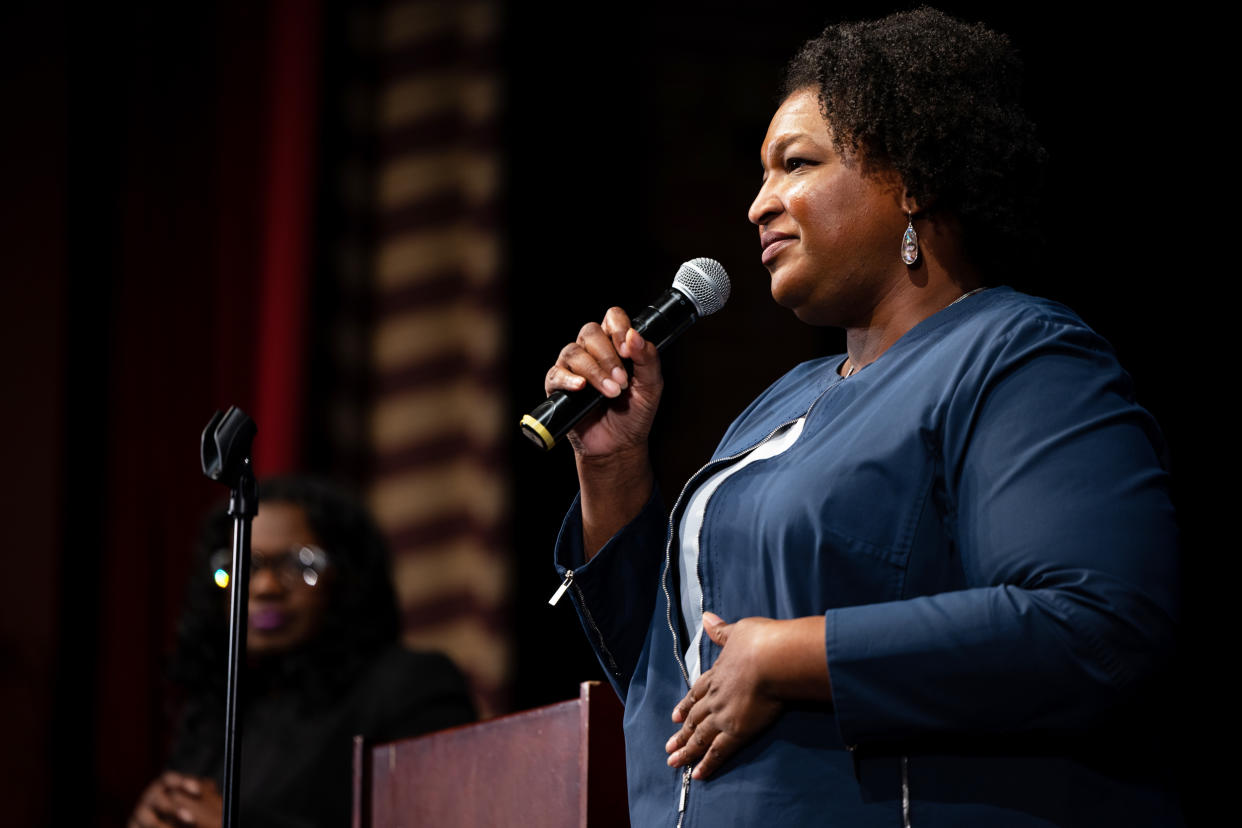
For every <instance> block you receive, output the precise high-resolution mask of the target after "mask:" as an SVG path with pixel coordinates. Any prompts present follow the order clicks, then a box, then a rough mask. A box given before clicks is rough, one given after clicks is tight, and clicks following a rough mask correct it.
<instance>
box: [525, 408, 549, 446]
mask: <svg viewBox="0 0 1242 828" xmlns="http://www.w3.org/2000/svg"><path fill="white" fill-rule="evenodd" d="M522 427H523V428H529V429H530V430H531V431H533V432H535V433H536V434H538V435H539V439H541V440H543V445H544V447H545V448H549V449H550V448H552V447H553V446H554V445H556V438H554V437H553V436H552V432H550V431H548V430H547V429H546V428H544V427H543V423H541V422H539V421H538V420H536V419H535V418H534V417H532V416H530V415H529V414H523V415H522Z"/></svg>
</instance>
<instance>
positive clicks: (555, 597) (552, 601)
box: [548, 569, 574, 607]
mask: <svg viewBox="0 0 1242 828" xmlns="http://www.w3.org/2000/svg"><path fill="white" fill-rule="evenodd" d="M573 582H574V571H573V570H572V569H566V570H565V580H564V581H563V582H562V583H561V585H560V586H559V587H557V589H556V592H554V593H552V597H551V598H549V599H548V606H550V607H555V606H556V604H557V602H558V601H560V600H561V596H562V595H564V594H565V590H567V589H569V585H570V584H572V583H573Z"/></svg>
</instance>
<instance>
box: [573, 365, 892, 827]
mask: <svg viewBox="0 0 1242 828" xmlns="http://www.w3.org/2000/svg"><path fill="white" fill-rule="evenodd" d="M840 384H841V383H840V381H838V382H834V383H833V384H832V385H830V386H828V387H827V388H825V389H824V391H823V393H822V394H820V395H819V396H818V397H816V398H815V399H813V400H811V404H810V405H809V406H807V409H806V411H805V412H803V413H802V414H801V416H799V417H795V418H794V419H792V420H789V421H787V422H784V423H781V424H780V425H778V426H776V428H774V429H772V430H771V431H769V432H768V435H767V436H766V437H764V438H763V439H762V440H760V441H759V442H757V443H755V444H754V445H753V446H751V447H750V448H748V449H746V450H744V451H739V452H737V453H735V454H731V455H729V456H728V457H721V458H719V459H717V460H709V461H708V462H707V463H706V464H705V465H704V466H703V467H702V468H700V469H699V470H698V471H696V472H695V473H694V474H692V475H690V479H688V480H687V481H686V482H685V485H683V486H682V487H681V492H680V493H679V494H678V495H677V500H676V501H675V502H674V503H673V509H672V511H670V512H669V516H668V536H667V539H666V540H665V542H664V572H663V573H662V574H661V575H660V588H661V589H663V590H664V616H665V620H666V621H667V622H668V631H669V633H670V634H671V635H672V636H673V657H674V658H675V659H677V667H678V668H679V669H680V670H681V677H682V680H684V681H685V683H686V692H689V691H690V672H689V671H688V670H687V669H686V662H685V659H683V658H682V657H681V641H680V640H679V639H678V638H677V627H676V625H674V624H673V595H672V593H671V592H670V591H669V588H668V573H669V569H670V567H671V566H672V561H673V529H674V527H675V525H676V522H677V513H678V511H679V510H680V509H681V501H682V500H683V499H684V498H685V496H686V492H687V491H689V490H690V485H691V484H692V483H694V482H695V481H696V480H698V479H699V477H700V476H701V475H702V474H703V472H705V471H707V470H708V469H710V468H712V467H713V466H721V465H724V464H726V463H732V462H733V461H734V460H737V459H738V458H740V457H745V456H746V455H748V454H750V453H751V452H752V451H754V450H755V449H757V448H759V447H760V446H761V445H763V444H764V443H766V442H767V441H768V440H771V439H772V435H774V434H776V432H778V431H780V430H781V429H782V428H786V427H788V426H791V425H793V424H794V423H796V422H798V420H800V419H803V418H805V417H809V416H810V415H811V411H812V410H813V409H814V408H815V405H816V404H817V403H818V402H819V401H820V400H822V399H823V398H824V397H825V396H826V395H827V394H828V392H829V391H831V390H832V389H834V388H836V387H837V386H838V385H840ZM699 531H700V535H701V533H702V528H701V527H700V530H699ZM699 552H700V555H699V562H698V564H697V565H696V567H695V569H696V570H697V574H698V576H699V583H700V584H701V583H702V582H703V569H702V566H703V564H702V545H700V547H699ZM571 574H573V573H572V571H566V573H565V575H566V576H567V577H566V583H565V584H561V587H562V589H563V588H564V587H565V586H566V585H567V584H568V581H569V578H568V576H569V575H571ZM557 592H558V594H557V595H554V596H553V598H559V593H560V590H558V591H557ZM699 610H700V612H701V611H702V610H703V597H702V595H701V594H700V596H699ZM601 641H602V639H601ZM700 646H701V643H700ZM702 663H703V661H702V652H701V651H700V655H699V664H700V666H701V665H702ZM700 674H701V673H700ZM690 771H691V768H690V766H689V765H687V766H686V767H685V768H684V772H683V773H682V775H681V796H680V798H679V799H678V801H677V828H681V823H682V820H683V819H685V816H686V798H687V797H688V796H689V794H690ZM906 828H908V826H907V827H906Z"/></svg>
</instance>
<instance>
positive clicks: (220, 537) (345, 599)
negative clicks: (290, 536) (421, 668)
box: [169, 477, 400, 710]
mask: <svg viewBox="0 0 1242 828" xmlns="http://www.w3.org/2000/svg"><path fill="white" fill-rule="evenodd" d="M269 503H290V504H293V505H295V506H299V507H301V508H302V510H303V511H304V512H305V513H306V519H307V523H308V524H309V526H310V528H311V531H312V532H314V534H315V538H316V539H317V540H318V541H319V544H320V546H322V547H323V549H324V550H325V551H326V552H327V554H328V555H329V557H330V560H331V563H332V566H333V568H334V570H335V574H334V576H333V579H332V581H331V588H332V594H331V596H330V599H329V604H328V608H327V610H326V611H325V614H324V618H323V621H322V623H321V625H320V627H319V631H318V633H317V634H316V636H315V639H314V641H312V642H310V643H309V644H307V645H306V646H304V647H301V648H299V649H298V650H297V651H294V652H291V653H287V654H283V655H280V656H277V657H274V658H271V659H265V661H264V662H263V663H262V664H257V665H255V670H254V673H253V675H252V676H251V678H250V679H249V682H250V684H251V686H252V687H256V689H258V688H259V687H262V686H263V685H269V686H270V685H273V684H275V685H279V686H282V687H286V688H291V689H296V692H294V693H293V694H292V695H293V696H294V697H296V698H299V699H300V700H301V701H302V702H304V703H307V704H321V703H327V702H330V701H331V700H332V699H334V698H335V697H336V696H337V695H338V694H339V693H340V692H341V691H342V690H344V688H346V687H348V686H349V685H350V684H351V683H352V682H353V680H354V679H355V677H356V675H357V673H358V671H359V670H360V669H362V667H363V666H364V665H365V664H366V663H367V662H368V661H369V660H370V659H371V658H373V657H374V655H375V654H376V653H377V652H378V651H379V650H381V649H383V648H384V647H386V646H388V645H389V644H391V643H392V642H394V641H395V640H396V639H397V636H398V634H399V631H400V619H399V616H398V613H397V604H396V598H395V593H394V590H393V585H392V576H391V574H390V572H389V553H388V546H387V544H386V543H385V541H384V537H383V535H382V533H381V532H380V530H379V527H378V526H376V524H375V521H374V520H373V519H372V518H371V515H370V513H369V512H368V511H367V510H366V508H365V507H364V506H363V505H362V504H361V503H359V502H358V501H357V500H356V499H354V498H353V497H352V496H350V495H348V494H346V493H345V492H344V491H342V490H341V489H340V488H338V487H336V486H335V485H333V484H330V483H328V482H326V481H323V480H317V479H313V478H305V477H283V478H272V479H269V480H264V481H262V482H261V483H260V485H259V509H260V511H262V509H263V506H264V504H269ZM232 529H233V520H232V518H230V517H229V516H228V515H227V514H226V513H225V512H224V510H223V508H220V509H217V510H216V511H215V512H213V513H212V514H211V515H210V516H209V517H208V518H207V520H206V522H205V524H204V527H203V531H202V532H201V533H200V537H199V542H198V550H197V552H196V555H195V563H194V569H193V572H192V575H191V578H190V583H189V585H188V587H187V591H186V608H185V611H184V613H183V615H182V617H181V621H180V623H179V624H178V627H177V644H176V650H175V652H174V654H173V658H172V661H171V663H170V665H169V666H170V669H169V677H170V678H171V680H172V681H173V683H174V684H176V685H178V686H179V688H180V689H181V691H182V692H183V693H184V694H185V696H186V701H187V703H189V704H190V706H191V707H201V708H204V709H207V710H214V709H216V708H217V706H218V705H222V704H223V698H224V688H225V667H226V660H227V647H228V618H227V617H226V616H227V613H226V603H227V600H226V598H225V595H224V592H223V591H222V590H221V589H220V588H219V587H217V586H216V585H215V584H214V583H213V582H212V577H211V571H210V565H209V559H210V557H211V555H212V553H213V552H214V551H215V550H217V549H228V548H230V546H231V544H232Z"/></svg>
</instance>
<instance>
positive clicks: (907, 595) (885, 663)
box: [556, 288, 1180, 828]
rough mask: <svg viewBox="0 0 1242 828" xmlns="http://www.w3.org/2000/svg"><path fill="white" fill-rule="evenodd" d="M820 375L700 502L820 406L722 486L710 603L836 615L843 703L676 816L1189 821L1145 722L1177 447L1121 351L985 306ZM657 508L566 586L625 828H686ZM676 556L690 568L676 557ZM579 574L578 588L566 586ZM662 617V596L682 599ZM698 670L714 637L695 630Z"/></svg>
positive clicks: (777, 413) (701, 793) (761, 740)
mask: <svg viewBox="0 0 1242 828" xmlns="http://www.w3.org/2000/svg"><path fill="white" fill-rule="evenodd" d="M842 359H843V357H842V356H837V357H831V358H828V359H821V360H815V361H812V362H807V363H804V364H802V365H799V366H798V367H796V368H795V369H794V370H793V371H791V372H790V373H789V374H787V375H786V376H785V377H783V378H782V379H781V380H779V381H778V382H777V383H776V384H775V385H773V386H772V387H771V388H769V389H768V390H767V391H765V392H764V393H763V395H762V396H760V397H759V398H758V399H757V400H755V401H754V402H753V403H752V404H751V405H750V406H749V407H748V408H747V409H746V410H745V411H744V412H743V413H742V415H741V416H740V417H738V419H737V420H736V421H735V422H734V423H733V425H732V426H731V427H730V428H729V430H728V432H727V433H726V434H725V436H724V439H723V440H722V441H721V443H720V446H719V447H718V448H717V450H716V452H715V455H714V456H713V459H712V462H710V463H708V465H707V466H705V467H704V469H703V470H701V471H700V472H699V473H698V474H696V475H695V477H694V478H692V480H691V482H690V483H688V484H687V490H689V489H691V488H692V487H693V485H694V484H695V482H696V481H698V480H701V479H703V478H704V477H706V476H707V475H709V474H710V473H711V472H712V471H713V470H715V469H717V468H719V466H720V465H721V463H722V462H727V459H728V458H732V457H734V456H737V455H738V454H742V453H745V452H746V451H747V450H749V449H750V448H752V447H753V446H754V445H756V444H757V443H759V442H760V441H762V440H763V439H765V437H766V436H767V435H769V434H770V433H771V432H772V431H773V430H774V429H776V428H777V427H778V426H780V425H781V424H783V423H787V422H790V421H792V420H794V419H796V418H798V417H800V416H802V415H804V414H805V415H806V416H807V421H806V425H805V428H804V431H803V433H802V436H801V437H800V439H799V440H798V442H797V443H796V444H795V445H794V446H793V447H792V448H790V449H789V450H788V451H786V452H785V453H783V454H781V455H778V456H777V457H774V458H772V459H769V460H765V461H761V462H758V463H755V464H752V465H751V466H749V467H747V468H746V469H744V470H743V471H741V472H740V473H738V474H736V475H734V476H733V477H731V478H730V479H729V480H728V481H727V482H726V483H725V484H724V485H723V486H722V487H721V488H720V489H719V490H718V491H717V492H716V494H715V495H714V496H713V498H712V500H711V501H710V503H709V506H708V510H707V513H706V517H705V521H704V528H703V530H702V534H701V538H700V549H701V552H700V564H699V566H700V578H701V580H702V585H703V596H704V609H707V610H710V611H712V612H715V613H716V614H718V615H720V616H721V617H723V618H724V619H725V620H726V621H733V620H736V619H739V618H744V617H747V616H765V617H771V618H796V617H801V616H808V615H823V616H824V619H825V624H826V630H825V634H826V641H827V654H826V657H827V661H828V669H829V673H830V676H831V681H832V689H833V703H832V704H831V705H797V706H789V707H788V708H787V709H786V711H785V712H784V713H783V714H782V715H781V716H780V718H779V719H778V720H777V721H776V723H775V724H774V725H773V726H772V727H771V728H769V729H768V730H767V731H765V732H764V733H762V734H761V735H760V736H759V737H758V738H757V739H755V740H754V742H752V743H751V744H750V745H748V746H747V747H746V748H744V749H743V750H741V751H740V752H739V753H737V754H736V755H735V756H734V757H733V758H732V759H730V760H729V761H728V762H727V763H726V764H725V765H724V766H723V767H722V768H721V769H720V770H719V771H717V773H716V774H715V775H714V776H713V777H712V778H711V779H709V780H707V781H704V782H699V781H693V782H690V783H689V788H688V790H687V791H686V795H685V796H684V811H685V814H684V825H686V826H725V825H739V826H751V825H762V824H765V823H766V824H771V825H827V824H831V825H848V826H870V825H884V826H900V825H902V824H903V820H908V821H909V822H910V824H912V825H916V826H924V825H934V826H940V825H972V826H974V825H980V826H984V825H986V826H1028V825H1029V826H1049V825H1058V826H1064V825H1091V826H1096V825H1127V826H1134V825H1169V824H1178V822H1179V820H1180V817H1179V816H1178V815H1177V810H1176V803H1175V801H1174V798H1173V797H1172V796H1171V795H1170V794H1169V793H1168V791H1167V790H1166V787H1167V786H1166V785H1165V779H1164V769H1163V765H1162V764H1160V758H1159V750H1158V749H1157V748H1155V747H1153V743H1152V740H1151V739H1150V738H1149V736H1150V732H1151V729H1152V728H1153V727H1159V725H1153V722H1158V721H1160V719H1161V716H1160V715H1159V714H1158V713H1156V712H1154V711H1152V710H1150V709H1146V710H1144V709H1142V707H1141V706H1142V705H1143V704H1148V703H1150V702H1149V700H1148V697H1146V696H1144V695H1143V692H1144V689H1145V688H1146V687H1147V684H1148V682H1149V680H1150V679H1151V677H1152V676H1154V675H1156V674H1157V673H1158V670H1159V667H1160V666H1161V664H1162V663H1163V662H1164V661H1165V660H1166V658H1167V656H1168V655H1169V652H1170V650H1171V647H1172V639H1173V627H1174V618H1175V615H1176V610H1177V573H1178V567H1177V559H1176V556H1177V541H1176V528H1175V522H1174V516H1173V510H1172V506H1171V504H1170V500H1169V494H1168V480H1167V475H1166V472H1165V469H1164V466H1163V463H1162V458H1161V448H1160V447H1161V445H1162V442H1161V438H1160V436H1159V432H1158V430H1157V428H1156V426H1155V423H1154V422H1153V420H1152V419H1151V417H1150V416H1149V415H1148V414H1147V412H1145V411H1144V410H1143V409H1141V408H1140V407H1138V406H1137V405H1136V404H1135V403H1134V401H1133V398H1132V394H1131V387H1130V381H1129V377H1128V376H1127V375H1126V374H1125V372H1124V371H1123V370H1122V369H1121V367H1120V366H1119V365H1118V363H1117V360H1116V357H1115V356H1114V354H1113V351H1112V349H1111V348H1110V347H1109V345H1108V344H1107V343H1106V342H1105V341H1104V340H1102V339H1101V338H1100V337H1099V336H1098V335H1097V334H1095V333H1094V332H1093V331H1091V330H1090V329H1089V328H1088V327H1087V326H1086V325H1085V324H1084V323H1083V322H1082V321H1081V320H1080V319H1079V318H1078V317H1077V316H1075V315H1074V314H1073V313H1072V312H1070V311H1069V310H1067V309H1066V308H1064V307H1062V306H1060V305H1057V304H1055V303H1052V302H1048V301H1044V300H1040V299H1035V298H1032V297H1028V296H1025V295H1023V294H1020V293H1016V292H1014V291H1012V290H1009V289H1006V288H994V289H992V290H988V291H985V292H983V293H980V294H977V295H975V296H972V297H969V298H967V299H966V300H964V301H962V302H960V303H957V304H955V305H953V306H951V307H949V308H947V309H945V310H943V311H941V312H940V313H938V314H936V315H934V316H932V317H930V318H928V319H926V320H924V321H923V322H922V323H921V324H919V325H918V326H916V327H915V328H914V329H913V330H911V331H909V332H908V333H907V334H906V335H905V336H903V337H902V338H901V339H900V340H898V341H897V342H896V343H895V344H894V345H893V346H892V347H891V348H890V349H889V350H888V351H886V352H885V353H884V354H883V355H882V356H881V357H880V358H879V359H878V360H876V361H875V362H874V363H872V364H871V365H869V366H867V367H866V368H865V369H863V370H861V371H859V372H858V373H856V374H855V375H854V376H852V377H849V378H848V379H842V378H841V377H840V376H839V375H838V374H837V373H836V367H837V366H838V365H839V364H840V362H841V361H842ZM685 499H686V497H685V493H684V492H683V496H682V497H681V498H679V500H678V504H677V505H676V506H675V507H674V510H673V515H672V516H671V517H670V516H669V515H668V514H667V513H666V512H664V510H663V509H662V507H661V506H660V503H659V498H658V497H657V496H653V498H652V500H651V502H650V503H648V505H647V506H646V508H645V509H644V511H643V512H642V513H641V514H640V515H639V516H638V517H637V518H636V519H635V520H634V521H633V522H632V523H631V524H630V525H628V526H626V527H625V528H624V529H623V530H621V531H620V532H619V533H618V534H617V535H616V536H615V537H613V538H612V539H611V540H610V541H609V542H608V544H607V545H606V546H605V547H604V548H603V550H601V552H600V553H599V555H597V556H596V557H595V558H594V559H592V560H591V561H590V562H589V563H585V564H584V563H583V560H584V556H583V550H582V529H581V513H580V510H579V507H578V505H577V504H576V503H575V505H574V507H573V509H572V510H571V511H570V513H569V515H568V516H567V518H566V520H565V524H564V526H563V527H562V530H561V535H560V538H559V540H558V543H557V552H556V560H557V566H558V569H559V571H560V572H561V574H562V575H563V576H567V577H569V578H570V580H571V583H572V587H571V589H570V590H569V592H570V594H571V595H572V596H573V599H574V602H575V604H576V606H577V609H578V612H579V615H580V617H581V619H582V622H583V626H584V628H585V629H586V631H587V635H588V636H589V638H590V640H591V643H592V645H593V646H594V647H595V649H596V652H597V654H598V655H599V658H600V662H601V664H602V665H603V666H604V669H605V670H606V671H607V672H608V675H609V677H610V679H611V681H612V683H613V685H614V687H615V688H616V690H617V692H618V693H619V694H620V696H621V698H622V700H623V701H624V702H625V731H626V750H627V773H628V780H629V786H630V809H631V818H632V822H633V824H634V825H635V826H641V827H642V828H646V827H647V826H665V825H667V826H671V825H675V824H676V823H677V820H678V813H679V805H681V804H682V801H683V794H682V783H683V774H682V771H681V770H678V769H672V768H668V767H667V766H666V765H665V758H666V756H665V753H664V749H663V745H664V742H665V741H666V740H667V739H668V737H669V736H671V735H672V734H673V732H674V731H675V730H676V727H675V726H674V725H673V723H672V722H671V720H670V718H669V716H670V713H671V712H672V709H673V706H674V705H675V704H676V703H677V701H678V700H679V699H680V698H681V697H682V696H683V695H684V694H685V692H686V689H687V684H686V680H685V677H684V669H683V667H682V651H681V648H682V647H684V646H685V640H686V636H685V631H684V630H683V629H682V628H681V622H680V620H679V615H680V612H679V609H678V607H677V604H676V601H677V596H678V590H677V581H676V568H677V567H676V556H675V555H672V556H670V549H672V548H673V545H674V544H676V542H677V539H676V537H675V528H674V527H675V526H676V525H677V518H678V517H679V509H680V508H681V507H682V506H684V501H685ZM670 560H671V561H672V565H671V566H670ZM570 570H572V575H570V574H569V571H570ZM670 604H671V606H670ZM701 655H702V663H703V665H704V669H707V668H708V667H710V666H711V664H712V663H713V662H714V660H715V659H716V657H717V656H718V655H719V647H717V646H716V645H715V644H713V643H712V642H711V641H710V640H708V639H707V637H706V636H704V637H703V644H702V654H701Z"/></svg>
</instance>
